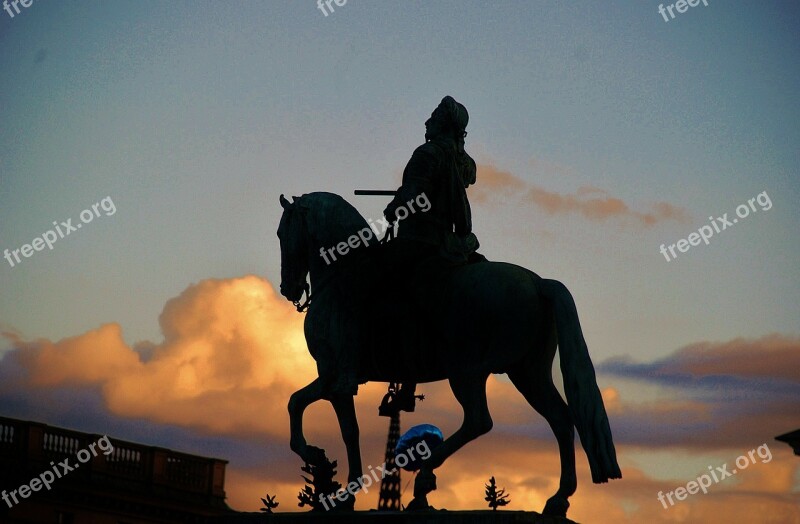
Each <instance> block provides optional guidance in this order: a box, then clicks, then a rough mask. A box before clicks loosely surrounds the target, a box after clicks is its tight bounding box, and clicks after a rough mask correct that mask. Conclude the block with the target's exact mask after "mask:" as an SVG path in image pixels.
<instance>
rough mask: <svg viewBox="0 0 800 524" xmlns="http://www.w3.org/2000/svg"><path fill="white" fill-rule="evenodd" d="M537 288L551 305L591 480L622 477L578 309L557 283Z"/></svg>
mask: <svg viewBox="0 0 800 524" xmlns="http://www.w3.org/2000/svg"><path fill="white" fill-rule="evenodd" d="M539 287H540V289H541V291H542V294H543V295H544V297H545V298H546V299H548V300H549V301H550V302H551V304H552V305H553V310H554V313H555V321H556V330H557V332H558V348H559V349H558V351H559V355H560V358H561V374H562V375H563V377H564V391H565V393H566V395H567V404H568V405H569V409H570V412H571V413H572V418H573V421H574V422H575V427H576V429H577V430H578V435H579V436H580V439H581V443H582V444H583V449H584V450H585V451H586V456H587V458H588V459H589V467H590V468H591V470H592V481H593V482H595V483H601V482H608V480H609V479H618V478H622V472H621V471H620V469H619V464H617V453H616V450H615V449H614V442H613V441H612V440H611V428H610V427H609V425H608V416H607V415H606V408H605V406H604V405H603V397H602V396H601V395H600V390H599V389H598V387H597V379H596V378H595V374H594V366H593V365H592V360H591V358H589V348H587V347H586V341H585V340H584V339H583V332H582V331H581V324H580V321H579V320H578V310H577V308H576V307H575V301H574V300H573V298H572V294H570V292H569V290H568V289H567V288H566V286H564V284H562V283H561V282H559V281H558V280H547V279H542V280H540V286H539Z"/></svg>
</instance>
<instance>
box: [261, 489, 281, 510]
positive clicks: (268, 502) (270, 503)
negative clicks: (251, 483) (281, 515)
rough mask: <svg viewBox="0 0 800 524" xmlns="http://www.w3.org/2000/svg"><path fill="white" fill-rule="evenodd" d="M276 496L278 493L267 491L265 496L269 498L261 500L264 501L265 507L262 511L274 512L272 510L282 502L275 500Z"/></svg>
mask: <svg viewBox="0 0 800 524" xmlns="http://www.w3.org/2000/svg"><path fill="white" fill-rule="evenodd" d="M276 496H277V495H270V494H269V493H267V494H266V495H265V497H267V498H265V499H261V502H263V503H264V507H263V508H261V511H264V512H266V513H272V510H273V509H275V508H277V507H278V506H279V505H280V502H275V497H276Z"/></svg>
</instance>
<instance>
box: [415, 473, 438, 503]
mask: <svg viewBox="0 0 800 524" xmlns="http://www.w3.org/2000/svg"><path fill="white" fill-rule="evenodd" d="M435 489H436V475H435V474H434V473H433V471H424V470H420V472H419V473H418V474H417V478H416V480H415V481H414V497H417V498H419V497H424V496H425V495H427V494H428V493H430V492H431V491H433V490H435Z"/></svg>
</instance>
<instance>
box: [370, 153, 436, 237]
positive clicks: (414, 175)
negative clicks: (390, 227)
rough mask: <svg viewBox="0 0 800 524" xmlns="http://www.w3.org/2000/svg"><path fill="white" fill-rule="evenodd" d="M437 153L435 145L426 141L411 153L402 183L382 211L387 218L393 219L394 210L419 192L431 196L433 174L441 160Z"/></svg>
mask: <svg viewBox="0 0 800 524" xmlns="http://www.w3.org/2000/svg"><path fill="white" fill-rule="evenodd" d="M437 153H438V151H437V150H436V149H435V146H433V145H432V144H430V143H426V144H423V145H421V146H419V147H418V148H417V149H416V150H415V151H414V154H413V155H411V160H409V161H408V164H407V165H406V168H405V170H404V171H403V184H402V185H401V186H400V188H399V189H398V190H397V194H396V195H395V197H394V199H392V201H391V202H389V205H388V206H386V209H385V210H384V211H383V215H384V216H385V217H386V219H387V220H389V221H390V222H391V221H394V220H395V218H396V217H395V210H396V209H397V208H398V207H400V206H403V205H406V203H407V202H408V201H409V200H412V199H414V198H416V197H417V196H418V195H420V194H421V193H425V194H426V195H427V196H428V197H429V198H430V197H431V195H432V193H433V191H434V185H435V184H434V176H435V175H436V172H437V169H438V167H439V163H440V162H441V159H440V158H439V155H438V154H437Z"/></svg>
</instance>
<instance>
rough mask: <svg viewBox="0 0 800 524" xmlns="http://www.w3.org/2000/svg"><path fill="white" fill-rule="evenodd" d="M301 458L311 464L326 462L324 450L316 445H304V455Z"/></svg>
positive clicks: (316, 464) (318, 464)
mask: <svg viewBox="0 0 800 524" xmlns="http://www.w3.org/2000/svg"><path fill="white" fill-rule="evenodd" d="M303 460H304V461H305V462H306V463H308V464H311V465H312V466H321V465H323V464H325V463H327V462H328V457H327V456H325V450H324V449H322V448H318V447H316V446H306V452H305V457H303Z"/></svg>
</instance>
